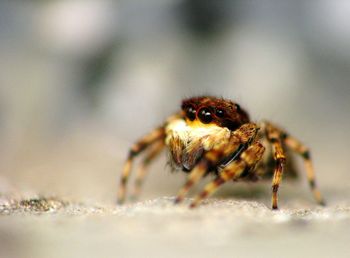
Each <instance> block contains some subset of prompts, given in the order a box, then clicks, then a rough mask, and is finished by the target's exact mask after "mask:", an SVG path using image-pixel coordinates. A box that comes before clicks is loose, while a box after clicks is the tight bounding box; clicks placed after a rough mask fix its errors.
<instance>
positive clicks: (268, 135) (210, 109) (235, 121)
mask: <svg viewBox="0 0 350 258" xmlns="http://www.w3.org/2000/svg"><path fill="white" fill-rule="evenodd" d="M263 142H264V143H265V142H266V143H268V144H269V146H266V147H270V146H271V147H270V148H269V149H271V150H272V155H271V156H272V157H273V159H274V160H275V165H274V170H273V176H272V208H273V209H277V207H278V205H277V192H278V188H279V185H280V182H281V179H282V173H283V169H284V166H285V164H286V157H285V151H284V147H288V148H290V149H291V150H294V151H296V152H297V153H299V154H300V155H301V156H302V157H303V158H304V160H305V165H306V172H307V178H308V180H309V183H310V187H311V189H312V191H313V194H314V196H315V198H316V200H317V202H318V203H319V204H323V203H324V202H323V200H322V197H321V194H320V192H319V190H318V189H317V187H316V183H315V176H314V171H313V168H312V163H311V160H310V153H309V151H308V149H307V148H306V147H305V146H304V145H302V144H301V143H300V142H299V141H297V140H296V139H295V138H293V137H291V136H289V135H288V134H287V133H286V132H284V131H283V130H281V129H279V128H278V127H277V126H275V125H273V124H271V123H269V122H262V123H259V124H256V123H253V122H250V120H249V116H248V114H247V113H246V112H245V111H244V110H243V109H242V108H241V107H240V106H239V105H238V104H236V103H234V102H232V101H230V100H225V99H221V98H215V97H208V96H204V97H195V98H190V99H186V100H184V101H183V102H182V105H181V111H180V112H178V113H177V114H175V115H173V116H171V117H170V118H168V119H167V121H166V122H165V123H164V124H163V125H162V126H161V127H159V128H157V129H155V130H154V131H153V132H151V133H150V134H148V135H146V136H145V137H144V138H142V139H141V140H139V141H138V142H137V143H135V144H134V146H133V147H132V148H131V150H130V153H129V157H128V159H127V161H126V163H125V166H124V170H123V174H122V177H121V183H120V188H119V195H118V201H119V203H122V202H123V201H124V199H125V194H126V184H127V180H128V178H129V174H130V171H131V165H132V161H133V159H134V157H135V156H136V155H138V154H139V153H141V152H142V151H148V153H146V156H145V158H144V160H143V162H142V163H141V165H140V168H139V171H138V174H137V176H136V181H135V192H134V195H135V196H137V195H138V194H139V191H140V187H141V184H142V182H143V179H144V177H145V174H146V168H147V166H148V164H149V163H150V162H151V161H152V160H153V159H154V158H155V157H156V156H157V155H158V154H159V153H160V152H161V150H162V149H163V148H164V147H167V149H168V150H169V153H170V155H169V157H170V164H172V167H173V168H178V169H181V170H183V171H184V172H186V173H189V175H188V178H187V181H186V183H185V184H184V186H183V187H182V188H181V189H180V191H179V193H178V195H177V197H176V199H175V202H176V203H179V202H181V201H182V200H183V198H184V197H185V195H186V194H187V192H188V191H189V190H190V188H191V187H192V186H193V185H194V184H196V183H197V182H198V181H199V180H200V179H201V178H203V177H204V176H205V175H207V174H209V173H214V175H215V179H214V180H213V181H212V182H211V183H209V184H208V185H207V186H206V187H205V188H204V190H203V191H202V192H201V193H200V194H199V195H198V196H197V197H196V198H195V199H194V201H193V202H192V204H191V207H195V206H197V205H198V204H199V203H200V201H201V200H202V199H204V198H206V197H207V196H208V195H210V194H212V193H213V192H214V191H215V190H216V189H217V188H218V187H219V186H221V185H222V184H223V183H225V182H227V181H229V180H233V181H237V180H249V181H256V180H257V179H259V178H262V177H263V176H264V175H267V170H266V169H265V170H264V169H263V168H264V163H265V162H264V160H266V157H265V156H269V155H266V154H265V155H264V153H265V146H263V144H262V143H263ZM263 156H264V157H263ZM269 157H270V156H269ZM270 163H271V162H270Z"/></svg>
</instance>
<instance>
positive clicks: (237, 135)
mask: <svg viewBox="0 0 350 258" xmlns="http://www.w3.org/2000/svg"><path fill="white" fill-rule="evenodd" d="M258 130H259V128H258V126H257V125H256V124H254V123H247V124H244V125H242V126H241V127H240V128H239V129H237V130H236V131H234V132H233V133H232V134H231V136H230V138H229V139H227V140H226V142H222V143H221V144H218V145H216V146H215V147H214V148H213V149H211V150H209V151H207V152H206V153H205V154H204V156H203V158H202V159H201V160H200V161H199V163H198V164H197V165H196V166H195V167H194V169H193V170H192V171H191V173H190V174H189V176H188V178H187V181H186V183H185V184H184V186H183V187H182V188H181V189H180V191H179V192H178V194H177V197H176V199H175V203H179V202H181V201H182V200H183V199H184V198H185V195H186V194H187V193H188V191H189V190H190V188H191V187H193V186H194V185H195V184H196V183H197V182H198V181H199V180H200V179H201V178H202V177H203V176H204V175H205V174H206V173H207V172H208V171H209V170H210V169H212V168H213V167H217V165H218V163H220V161H222V160H223V158H225V157H227V156H229V155H231V154H232V153H235V152H237V153H236V154H237V157H238V156H239V154H240V153H241V152H242V151H243V150H244V149H245V148H246V146H247V145H248V144H249V143H250V142H251V141H252V140H253V139H254V138H255V136H256V134H257V132H258ZM242 147H244V148H242ZM237 157H235V156H234V157H233V160H234V159H236V158H237Z"/></svg>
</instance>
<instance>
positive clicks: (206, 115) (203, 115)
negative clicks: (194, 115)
mask: <svg viewBox="0 0 350 258" xmlns="http://www.w3.org/2000/svg"><path fill="white" fill-rule="evenodd" d="M198 117H199V119H200V120H201V121H202V122H203V123H204V124H209V123H210V122H211V121H212V120H213V117H212V115H211V112H210V110H209V109H207V108H202V109H200V110H199V112H198Z"/></svg>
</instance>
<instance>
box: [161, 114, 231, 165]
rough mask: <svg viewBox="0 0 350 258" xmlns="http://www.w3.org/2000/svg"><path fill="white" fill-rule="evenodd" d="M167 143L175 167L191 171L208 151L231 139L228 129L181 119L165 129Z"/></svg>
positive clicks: (172, 122)
mask: <svg viewBox="0 0 350 258" xmlns="http://www.w3.org/2000/svg"><path fill="white" fill-rule="evenodd" d="M165 133H166V139H165V143H166V145H167V146H168V149H169V153H170V161H171V164H172V165H173V167H175V168H180V169H183V170H184V171H190V170H191V169H192V168H193V167H194V166H195V164H196V162H197V161H198V160H199V158H200V157H201V156H202V155H203V153H204V152H205V151H207V150H210V149H212V148H213V147H214V146H215V145H220V144H222V143H223V142H225V140H226V139H228V138H230V135H231V131H230V130H229V129H228V128H225V127H220V126H217V125H204V124H201V123H191V124H188V123H187V122H186V121H185V120H184V119H182V118H179V119H176V120H174V121H171V122H170V123H169V124H168V125H167V126H166V128H165Z"/></svg>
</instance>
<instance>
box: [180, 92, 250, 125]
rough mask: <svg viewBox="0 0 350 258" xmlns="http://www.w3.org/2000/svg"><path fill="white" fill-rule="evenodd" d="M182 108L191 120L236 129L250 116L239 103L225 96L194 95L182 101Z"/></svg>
mask: <svg viewBox="0 0 350 258" xmlns="http://www.w3.org/2000/svg"><path fill="white" fill-rule="evenodd" d="M181 108H182V110H183V112H184V114H185V116H186V119H188V120H189V122H190V121H200V122H201V123H203V124H216V125H218V126H220V127H227V128H228V129H230V130H232V131H233V130H235V129H237V128H238V127H239V126H241V125H242V124H244V123H247V122H249V116H248V114H247V112H246V111H244V110H243V109H242V108H241V107H240V106H239V105H238V104H236V103H234V102H232V101H230V100H227V99H223V98H216V97H194V98H189V99H185V100H183V101H182V105H181Z"/></svg>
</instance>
